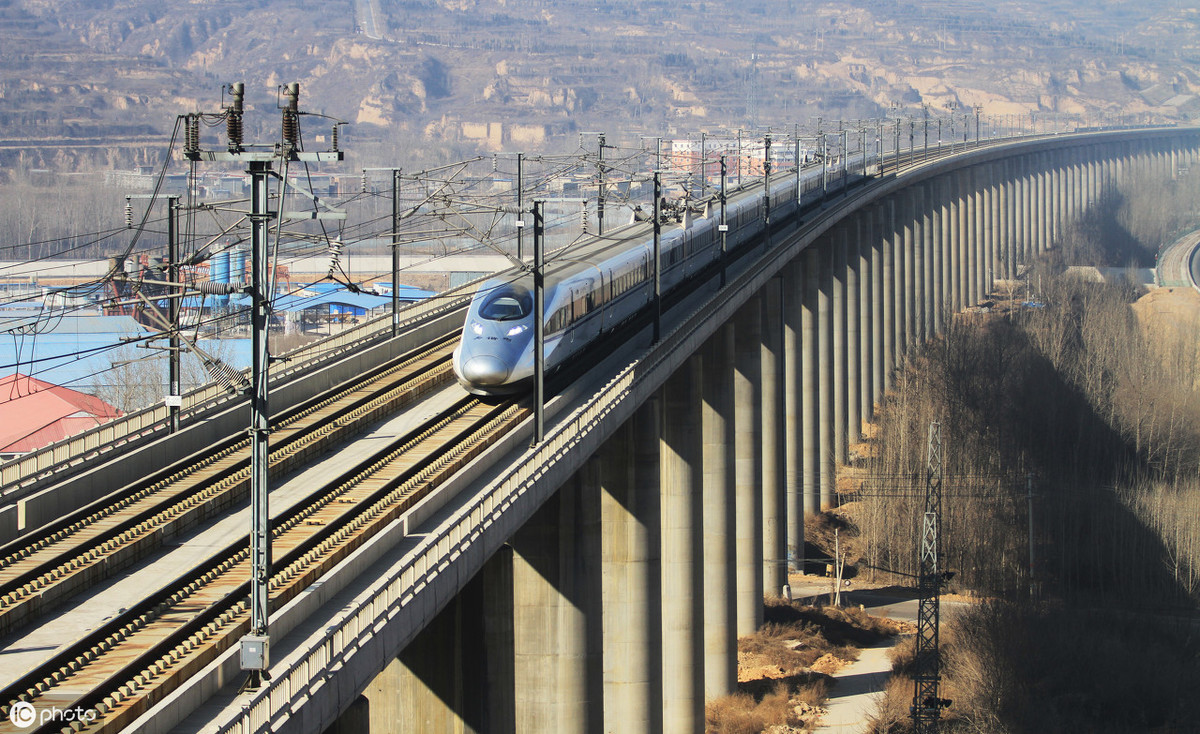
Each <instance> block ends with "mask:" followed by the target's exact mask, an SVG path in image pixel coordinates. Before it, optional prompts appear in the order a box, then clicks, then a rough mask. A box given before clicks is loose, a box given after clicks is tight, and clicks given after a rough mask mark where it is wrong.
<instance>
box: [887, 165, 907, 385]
mask: <svg viewBox="0 0 1200 734" xmlns="http://www.w3.org/2000/svg"><path fill="white" fill-rule="evenodd" d="M892 211H893V221H892V226H893V232H894V233H895V234H894V236H893V239H892V271H893V272H894V273H895V278H896V285H895V287H894V288H893V289H892V314H893V315H894V316H895V321H893V322H892V360H893V361H892V369H899V368H900V365H901V364H903V362H904V353H905V351H906V350H907V348H908V322H907V321H906V319H907V317H908V309H907V308H906V306H907V303H906V299H907V297H908V294H909V293H910V292H911V291H912V282H911V280H910V273H909V272H908V267H907V266H908V264H909V263H910V262H911V258H909V257H908V251H909V250H910V249H911V247H912V198H911V197H910V196H909V192H908V190H907V189H906V190H904V191H901V192H898V193H897V194H896V195H895V208H894V209H893V210H892ZM893 379H894V378H893Z"/></svg>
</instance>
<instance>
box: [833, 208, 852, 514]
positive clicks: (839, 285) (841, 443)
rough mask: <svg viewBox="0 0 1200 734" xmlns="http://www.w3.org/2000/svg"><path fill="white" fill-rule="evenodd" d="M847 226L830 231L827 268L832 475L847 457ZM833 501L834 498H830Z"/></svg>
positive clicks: (848, 427)
mask: <svg viewBox="0 0 1200 734" xmlns="http://www.w3.org/2000/svg"><path fill="white" fill-rule="evenodd" d="M848 226H849V225H848V223H846V222H843V223H842V224H839V225H838V226H837V227H836V228H835V229H834V231H833V233H832V237H830V241H829V244H830V247H831V253H830V255H831V264H832V266H833V270H832V273H831V274H832V282H831V286H832V289H833V293H832V295H833V300H832V304H831V305H832V307H833V314H832V316H833V323H832V327H833V328H832V332H831V333H830V337H831V341H832V344H831V348H832V350H833V360H832V362H831V363H830V365H829V370H830V377H831V379H832V381H833V390H832V392H833V396H832V398H833V420H832V421H831V426H830V428H831V433H832V434H833V453H832V460H833V461H832V463H833V464H834V467H835V468H834V472H836V465H837V464H845V463H846V459H847V457H848V453H847V444H848V440H849V435H850V425H849V423H848V422H847V417H848V415H849V407H848V402H849V395H848V393H849V379H850V376H849V374H848V370H849V348H850V345H849V343H848V342H849V331H848V326H849V325H848V324H847V319H846V312H847V309H848V307H849V304H848V303H847V300H848V299H847V297H846V294H847V290H848V289H847V286H848V277H849V272H848V271H849V267H850V266H849V261H848V258H847V248H848V247H849V244H848V242H847V240H848V239H849V237H848V235H847V227H848ZM835 478H836V474H834V473H831V475H830V484H833V481H834V479H835ZM830 489H831V494H833V493H835V492H836V487H832V486H831V487H830ZM834 497H836V495H835V494H834Z"/></svg>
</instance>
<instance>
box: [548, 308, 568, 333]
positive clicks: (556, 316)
mask: <svg viewBox="0 0 1200 734" xmlns="http://www.w3.org/2000/svg"><path fill="white" fill-rule="evenodd" d="M569 306H570V304H568V305H566V306H563V307H561V308H559V309H558V310H557V311H555V312H554V313H553V314H551V315H550V319H549V320H548V321H547V322H546V333H547V334H554V333H557V332H560V331H562V330H563V329H565V328H566V327H567V321H568V320H569V317H568V308H569Z"/></svg>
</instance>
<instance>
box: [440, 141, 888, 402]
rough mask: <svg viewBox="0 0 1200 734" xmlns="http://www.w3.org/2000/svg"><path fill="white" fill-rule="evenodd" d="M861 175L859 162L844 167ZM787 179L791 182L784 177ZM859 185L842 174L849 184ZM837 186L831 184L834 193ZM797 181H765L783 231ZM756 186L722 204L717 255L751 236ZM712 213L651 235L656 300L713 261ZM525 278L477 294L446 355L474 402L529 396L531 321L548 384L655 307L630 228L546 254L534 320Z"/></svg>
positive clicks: (641, 230) (642, 249)
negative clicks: (723, 227) (539, 328)
mask: <svg viewBox="0 0 1200 734" xmlns="http://www.w3.org/2000/svg"><path fill="white" fill-rule="evenodd" d="M853 167H854V168H859V169H860V170H862V169H863V168H865V166H862V159H861V158H858V160H857V161H856V162H853ZM789 174H790V175H789ZM860 178H862V176H861V174H858V173H851V174H849V180H850V181H854V180H855V179H860ZM799 183H800V185H799V189H800V192H801V196H800V197H799V200H800V201H803V202H805V203H807V202H810V201H813V200H815V197H816V196H817V195H818V194H813V193H812V192H814V191H818V192H819V191H820V190H822V189H823V187H824V182H823V174H822V170H821V168H820V167H819V166H817V167H813V168H810V169H807V170H804V171H803V172H802V175H801V177H800V182H799ZM841 184H842V182H841V181H840V180H837V181H835V182H832V183H831V190H832V187H833V186H835V185H836V186H840V185H841ZM797 188H798V187H797V179H796V175H795V173H794V171H787V172H786V173H785V174H784V175H780V176H778V177H777V178H775V179H774V180H772V181H771V185H770V198H771V219H772V221H774V222H777V223H778V222H783V221H786V220H787V219H788V218H790V217H791V216H793V215H794V214H795V213H796V209H797V205H798V203H799V202H798V197H797ZM764 198H765V197H764V196H763V183H762V181H761V180H760V181H757V182H754V183H751V184H747V185H745V186H743V187H741V188H738V189H736V190H734V191H732V192H730V193H729V194H727V198H726V210H725V211H726V215H725V221H726V224H727V226H728V232H727V233H726V247H727V248H728V250H729V251H730V252H731V253H732V252H736V251H737V250H738V249H739V248H741V247H743V246H745V245H746V244H747V243H748V242H749V241H750V240H752V239H754V238H755V237H756V236H757V234H758V233H759V231H760V229H761V226H760V222H761V220H762V216H763V206H764ZM720 223H721V222H720V215H719V204H717V203H716V202H715V201H714V202H712V205H711V207H710V213H709V215H708V216H704V217H700V218H696V219H694V220H693V219H691V217H690V216H688V215H686V214H685V216H684V217H683V221H682V222H681V223H678V224H670V225H663V226H662V230H661V231H660V235H659V258H660V259H659V262H660V268H661V273H660V280H661V290H662V293H663V294H664V295H665V294H667V293H669V292H670V291H671V290H673V289H674V288H676V287H678V286H679V285H680V284H681V283H683V282H684V281H686V280H687V279H688V277H689V276H691V275H693V274H695V273H697V272H699V271H700V270H702V269H703V268H705V267H707V266H708V265H710V264H712V263H713V262H715V261H716V260H717V259H718V258H719V257H720V254H721V232H720V226H719V225H720ZM533 287H534V286H533V274H532V273H530V272H522V271H519V270H517V269H513V270H510V271H505V272H503V273H500V274H498V275H497V276H496V277H495V278H492V279H490V280H488V281H487V282H485V283H484V284H483V285H482V286H480V288H479V290H478V291H476V293H475V295H474V297H473V298H472V300H471V305H470V307H469V308H468V310H467V317H466V322H465V324H464V325H463V332H462V338H461V340H460V341H459V344H458V346H457V347H455V349H454V357H453V366H454V373H455V375H456V377H457V378H458V381H459V383H460V384H461V385H462V386H463V387H464V388H466V389H467V391H469V392H471V393H474V394H476V395H510V394H513V393H517V392H522V391H524V390H526V389H528V388H529V386H530V384H531V381H532V379H533V372H534V360H533V350H534V347H533V336H534V322H533V319H534V318H541V319H542V320H543V328H544V339H545V351H544V357H545V363H544V369H545V371H546V373H547V374H549V373H550V372H552V371H553V370H554V369H555V368H557V367H559V366H561V365H562V364H563V363H564V362H566V361H567V360H568V359H570V358H571V357H572V356H574V355H576V354H578V353H579V352H580V351H582V350H583V349H585V348H586V347H587V346H588V344H590V343H592V342H593V341H595V340H596V338H597V337H599V336H600V335H601V334H602V333H604V332H607V331H610V330H612V329H614V328H616V327H617V326H618V325H620V324H621V323H623V322H624V321H626V320H628V319H629V318H631V317H632V316H634V315H635V314H637V313H638V312H639V311H641V310H642V309H644V308H646V307H647V306H649V305H651V303H652V300H653V298H654V230H653V224H652V223H651V222H634V223H632V224H630V225H628V226H625V227H623V228H621V229H618V230H616V231H614V232H612V233H611V234H606V235H605V236H604V237H603V238H593V239H592V240H590V241H585V242H584V243H581V244H579V245H576V246H573V247H571V248H570V249H567V250H563V251H560V252H558V253H555V255H554V256H553V259H552V260H551V261H549V262H548V263H547V264H546V266H545V268H544V281H543V287H544V299H543V303H544V309H543V312H542V313H541V314H534V313H533V311H534V303H533V301H534V297H533Z"/></svg>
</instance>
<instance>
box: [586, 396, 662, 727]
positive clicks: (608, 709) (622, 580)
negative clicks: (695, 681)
mask: <svg viewBox="0 0 1200 734" xmlns="http://www.w3.org/2000/svg"><path fill="white" fill-rule="evenodd" d="M661 413H662V407H661V405H660V400H659V398H658V396H653V397H651V398H650V400H648V401H647V402H646V403H645V404H643V405H642V406H641V407H639V408H638V410H637V412H636V413H635V414H634V417H633V420H632V421H629V422H628V423H626V424H625V425H623V426H621V427H619V428H618V429H617V431H616V433H615V434H614V435H613V436H612V438H610V439H609V440H608V441H606V442H605V444H604V445H603V446H602V447H601V449H600V517H601V524H602V527H603V533H602V534H601V565H600V577H601V590H602V592H601V598H602V602H601V603H602V605H603V607H602V608H603V612H602V621H601V630H602V646H603V664H602V668H603V685H602V696H601V698H602V700H603V704H604V705H603V709H604V714H603V725H604V729H603V730H604V731H606V732H610V731H612V732H615V731H645V732H651V733H652V734H657V733H658V732H661V731H662V726H663V721H662V711H663V707H662V696H663V691H662V683H661V680H660V676H661V674H662V632H663V628H662V610H663V606H662V592H661V589H662V576H661V568H660V559H661V555H660V544H661V541H660V536H661V527H660V523H659V514H660V498H659V478H660V475H661V469H660V467H659V455H658V441H659V436H660V432H661V431H660V424H661V420H662V415H661Z"/></svg>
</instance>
